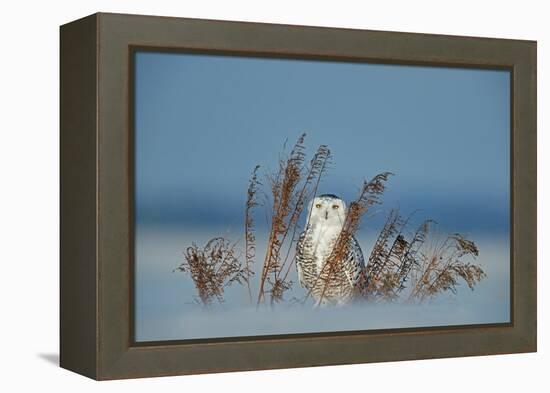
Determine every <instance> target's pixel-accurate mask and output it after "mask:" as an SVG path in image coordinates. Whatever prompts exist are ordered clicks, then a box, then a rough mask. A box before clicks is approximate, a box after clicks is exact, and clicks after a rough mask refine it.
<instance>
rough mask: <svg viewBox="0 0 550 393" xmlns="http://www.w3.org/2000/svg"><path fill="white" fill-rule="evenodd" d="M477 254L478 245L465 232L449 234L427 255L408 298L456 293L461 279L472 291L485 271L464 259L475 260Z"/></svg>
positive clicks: (425, 297)
mask: <svg viewBox="0 0 550 393" xmlns="http://www.w3.org/2000/svg"><path fill="white" fill-rule="evenodd" d="M478 255H479V250H478V248H477V246H476V244H475V243H474V242H473V241H471V240H469V239H467V238H466V237H465V236H464V235H461V234H459V233H455V234H453V235H450V236H448V237H447V238H445V239H444V240H443V241H442V242H440V243H439V244H436V245H435V246H433V247H432V248H431V250H429V252H427V253H426V255H424V258H423V263H422V264H421V266H420V267H419V269H418V272H417V273H418V274H416V275H415V276H414V282H413V283H412V284H413V285H412V291H411V293H410V295H409V298H408V300H409V301H424V300H426V299H428V298H431V297H433V296H435V295H437V294H438V293H441V292H445V291H451V292H452V293H456V287H457V286H458V285H459V280H460V279H462V280H463V281H464V282H466V284H467V285H468V287H469V288H470V289H471V290H473V289H474V287H475V285H476V284H477V283H479V282H480V281H481V280H482V279H484V278H485V277H486V274H485V272H484V271H483V269H482V268H481V266H480V265H478V264H476V263H473V262H464V261H463V260H462V258H464V257H471V258H472V259H475V258H476V257H477V256H478Z"/></svg>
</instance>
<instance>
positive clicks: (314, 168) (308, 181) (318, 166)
mask: <svg viewBox="0 0 550 393" xmlns="http://www.w3.org/2000/svg"><path fill="white" fill-rule="evenodd" d="M305 137H306V135H305V134H302V135H301V136H300V137H299V138H298V140H297V141H296V143H295V144H294V146H293V147H292V149H291V150H290V152H289V153H288V155H287V156H283V157H282V158H280V159H279V162H278V168H277V170H276V171H275V173H271V174H268V175H267V179H268V182H269V185H270V198H271V214H270V217H269V219H270V229H269V233H268V236H267V247H266V253H265V257H264V260H263V265H262V271H261V275H260V277H259V290H258V296H257V301H256V304H257V305H258V306H259V305H260V304H261V303H262V302H264V301H265V298H266V295H269V298H270V303H271V304H272V305H273V304H274V303H276V302H280V301H282V300H283V295H284V293H285V292H286V291H287V290H289V289H290V288H291V286H292V282H291V281H290V280H289V278H288V276H289V272H290V270H291V268H292V266H293V265H294V262H295V258H296V253H295V243H296V241H297V234H298V233H299V231H298V229H299V228H298V223H299V220H300V217H301V216H302V213H303V210H304V207H305V204H306V201H309V200H311V199H313V198H315V196H316V195H317V190H318V188H319V184H320V182H321V180H322V177H323V175H324V174H325V173H326V170H327V168H328V166H329V164H330V162H331V153H330V150H329V148H328V146H326V145H321V146H319V147H318V149H317V150H316V152H315V154H314V155H313V157H312V158H311V160H310V161H309V163H306V156H305V144H304V142H305ZM258 170H259V166H256V167H255V168H254V170H253V171H252V175H251V178H250V180H249V184H248V188H247V198H246V205H245V213H244V238H245V245H244V261H243V263H241V262H240V261H239V257H238V256H237V255H236V251H235V247H236V245H235V244H233V243H231V242H230V241H229V240H227V239H225V238H221V237H217V238H214V239H212V240H210V241H209V242H208V243H207V244H206V245H205V246H204V247H203V248H200V247H198V246H197V245H196V244H193V245H192V246H191V247H189V248H188V249H187V250H186V252H185V253H184V254H185V261H184V262H183V263H182V264H181V265H180V266H179V267H178V268H177V270H179V271H182V272H186V273H188V274H189V275H190V277H191V278H192V280H193V282H194V284H195V287H196V289H197V292H198V298H199V300H200V302H201V303H202V304H203V305H210V304H212V303H213V302H214V301H220V302H222V301H223V293H224V288H225V287H227V286H229V285H231V284H232V283H234V282H237V283H239V284H241V285H246V286H247V290H248V296H249V299H250V301H252V289H251V285H250V284H251V283H250V281H251V277H252V276H253V275H254V272H253V267H254V265H255V257H256V232H255V227H254V224H255V222H254V218H253V211H254V209H255V208H256V207H257V206H258V205H259V204H260V203H259V202H258V198H257V195H258V192H262V189H261V187H262V183H261V182H260V180H259V176H258ZM391 175H392V173H390V172H383V173H380V174H378V175H376V176H375V177H374V178H372V179H371V180H370V181H365V182H364V183H363V185H362V187H361V190H360V192H359V196H358V197H357V199H356V200H354V201H353V202H351V203H350V204H349V208H348V211H347V214H346V218H345V220H344V223H343V227H342V231H341V232H340V234H339V236H338V238H337V239H336V242H335V244H334V247H333V249H332V252H331V253H330V255H329V256H328V258H327V260H326V262H325V264H324V266H323V268H322V269H321V272H320V273H319V276H318V277H317V282H316V283H315V284H314V285H313V286H312V288H311V289H310V290H309V291H308V293H307V294H306V295H305V297H304V298H302V301H301V302H302V303H303V302H305V301H306V300H307V299H308V298H309V297H310V295H312V294H313V295H314V297H315V299H316V304H317V305H319V304H321V302H322V301H323V298H324V296H325V292H326V291H327V289H329V288H332V287H334V286H338V285H342V283H340V282H338V277H337V275H336V274H335V271H336V270H337V269H336V267H337V266H338V264H339V263H340V262H341V261H342V260H343V258H344V257H345V256H346V255H347V254H348V251H349V250H348V249H347V248H348V247H349V244H351V243H352V242H351V241H350V240H351V238H352V237H353V236H354V235H355V233H356V232H357V230H358V229H359V225H360V222H361V219H362V218H363V217H364V216H365V214H366V213H367V212H369V211H370V210H371V208H372V206H374V205H378V204H380V203H381V197H382V194H383V193H384V191H385V189H386V182H387V181H388V179H389V177H390V176H391ZM413 214H414V213H413ZM413 214H411V215H410V216H408V217H407V218H403V217H402V216H401V215H400V213H399V211H398V210H391V211H390V212H389V214H388V216H387V219H386V222H385V224H384V226H383V227H382V229H381V230H380V233H379V234H378V237H377V239H376V241H375V243H374V246H373V248H372V250H371V252H370V255H369V258H368V261H367V263H366V268H365V269H364V272H363V273H362V275H361V281H360V283H359V285H357V287H356V288H355V292H354V296H355V298H356V299H360V300H366V301H374V302H379V301H397V300H406V301H409V302H421V301H424V300H426V299H429V298H431V297H433V296H436V295H437V294H439V293H442V292H445V291H451V292H453V293H455V292H456V287H457V286H458V285H459V281H460V280H463V281H465V282H466V284H467V285H468V287H469V288H470V289H474V287H475V285H476V284H477V283H478V282H479V281H481V280H482V279H483V278H485V277H486V275H485V272H484V271H483V269H482V268H481V266H480V265H478V264H476V263H474V261H473V260H470V261H466V260H465V259H466V258H472V259H475V257H477V256H478V254H479V251H478V249H477V246H476V245H475V243H474V242H473V241H471V240H468V239H467V238H466V237H465V236H463V235H461V234H453V235H450V236H447V237H445V238H444V239H443V241H441V242H438V241H437V240H436V238H435V237H434V236H433V234H432V227H433V226H434V224H435V222H434V221H433V220H425V221H424V222H422V223H421V224H420V225H419V226H418V227H417V228H416V230H414V231H412V232H411V233H410V232H409V229H408V228H409V222H410V221H411V218H412V216H413ZM428 244H432V245H431V246H430V247H428ZM340 278H341V277H340Z"/></svg>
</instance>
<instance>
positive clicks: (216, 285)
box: [176, 237, 248, 306]
mask: <svg viewBox="0 0 550 393" xmlns="http://www.w3.org/2000/svg"><path fill="white" fill-rule="evenodd" d="M184 257H185V261H184V262H182V263H181V265H180V266H178V267H177V268H176V271H180V272H185V273H188V274H189V276H190V277H191V279H192V280H193V282H194V284H195V288H196V289H197V292H198V299H199V300H200V302H201V303H202V304H203V305H205V306H209V305H211V304H212V303H213V302H214V301H215V300H216V301H218V302H223V300H224V299H223V294H224V289H225V287H228V286H230V285H231V284H233V283H235V282H237V283H239V284H243V282H245V280H246V278H247V275H248V272H247V270H246V267H243V266H242V264H241V262H240V261H239V258H238V256H237V255H236V252H235V243H231V242H230V241H228V240H227V239H224V238H223V237H216V238H213V239H211V240H210V241H208V243H206V245H205V246H204V247H202V248H201V247H199V246H197V245H196V244H194V243H193V245H191V246H190V247H188V248H187V250H186V251H185V253H184Z"/></svg>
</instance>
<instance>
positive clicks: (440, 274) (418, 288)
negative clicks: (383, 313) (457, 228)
mask: <svg viewBox="0 0 550 393" xmlns="http://www.w3.org/2000/svg"><path fill="white" fill-rule="evenodd" d="M409 218H410V217H409ZM409 218H408V219H406V220H403V219H402V218H401V217H400V215H399V213H398V212H397V211H395V210H392V211H391V212H390V214H389V215H388V218H387V220H386V223H385V225H384V227H383V228H382V230H381V231H380V234H379V236H378V238H377V240H376V242H375V244H374V247H373V249H372V252H371V255H370V257H369V262H368V264H367V269H366V270H367V273H366V277H367V281H368V282H367V285H366V287H365V290H364V292H363V293H362V295H363V297H364V298H365V299H367V300H370V301H394V300H397V299H403V298H404V297H405V296H406V298H407V300H408V301H423V300H426V299H427V298H429V297H432V296H435V295H436V294H437V293H441V292H444V291H451V292H453V293H454V292H456V286H457V285H459V279H460V278H462V279H463V280H464V281H465V282H466V283H467V285H468V286H469V287H470V288H471V289H474V286H475V285H476V284H477V283H478V282H479V281H481V280H482V279H483V278H484V277H485V273H484V271H483V269H482V268H481V267H480V266H479V265H477V264H475V263H473V262H468V261H464V258H466V257H473V258H475V257H477V256H478V254H479V251H478V249H477V246H476V245H475V243H474V242H473V241H471V240H468V239H467V238H466V237H464V236H463V235H461V234H454V235H451V236H448V237H446V238H445V239H444V241H443V242H441V243H438V242H437V241H436V240H434V239H431V236H432V235H431V227H432V226H433V225H434V224H435V222H434V221H433V220H426V221H424V222H423V223H422V224H421V225H420V226H419V227H418V228H417V229H416V231H414V232H413V234H412V236H411V238H410V239H409V240H407V238H406V234H405V229H406V227H407V224H408V221H409ZM430 241H431V242H432V243H434V242H435V245H434V246H432V247H431V248H430V249H429V250H427V251H425V248H426V244H427V243H429V242H430ZM406 290H408V291H406ZM406 292H408V296H407V295H406ZM404 293H405V296H404Z"/></svg>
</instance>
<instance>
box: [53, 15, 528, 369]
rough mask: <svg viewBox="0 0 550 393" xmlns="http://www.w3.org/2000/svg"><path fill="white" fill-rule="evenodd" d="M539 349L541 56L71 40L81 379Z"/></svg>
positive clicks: (237, 40)
mask: <svg viewBox="0 0 550 393" xmlns="http://www.w3.org/2000/svg"><path fill="white" fill-rule="evenodd" d="M535 350H536V43H535V42H531V41H522V40H503V39H489V38H470V37H454V36H441V35H424V34H410V33H393V32H379V31H363V30H352V29H334V28H320V27H304V26H287V25H272V24H256V23H241V22H225V21H207V20H197V19H182V18H164V17H149V16H132V15H119V14H103V13H101V14H95V15H92V16H89V17H87V18H84V19H81V20H78V21H75V22H72V23H69V24H67V25H64V26H62V27H61V365H62V367H65V368H67V369H70V370H73V371H76V372H78V373H81V374H83V375H86V376H89V377H92V378H95V379H117V378H133V377H146V376H161V375H175V374H190V373H206V372H221V371H233V370H254V369H268V368H283V367H302V366H314V365H329V364H347V363H360V362H375V361H389V360H404V359H423V358H434V357H451V356H470V355H486V354H500V353H515V352H529V351H535Z"/></svg>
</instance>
